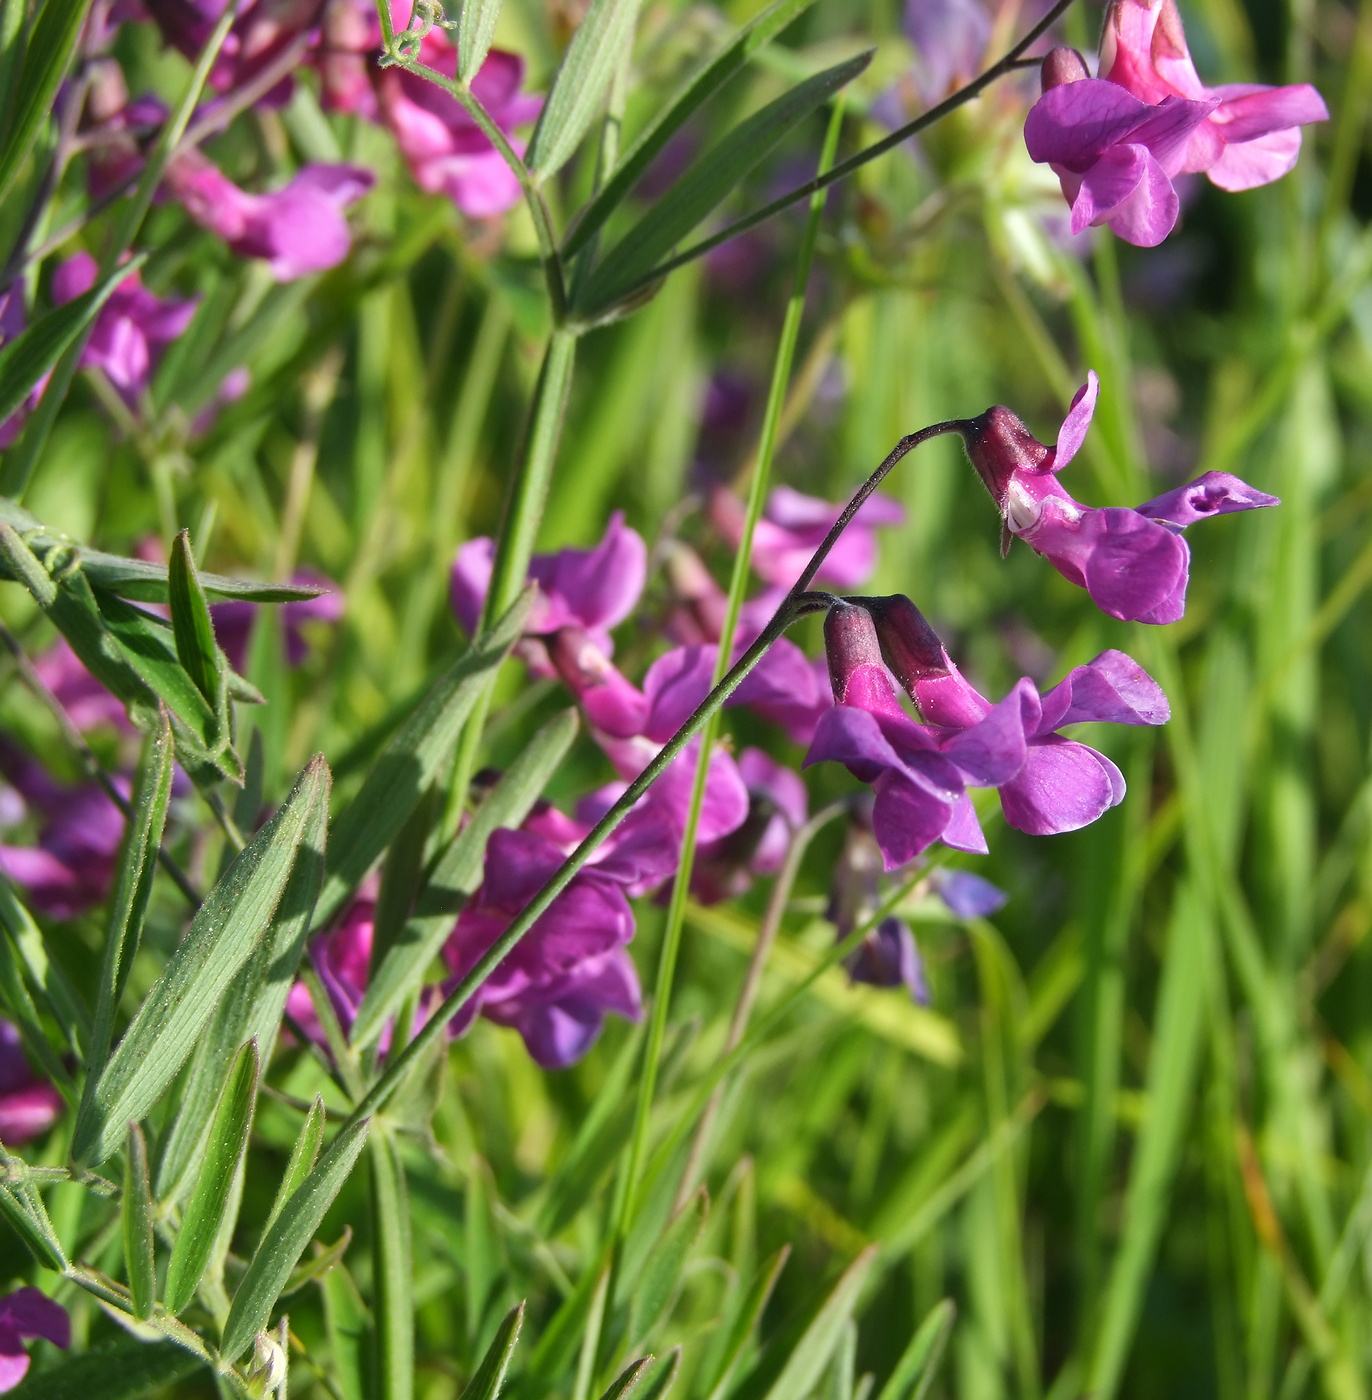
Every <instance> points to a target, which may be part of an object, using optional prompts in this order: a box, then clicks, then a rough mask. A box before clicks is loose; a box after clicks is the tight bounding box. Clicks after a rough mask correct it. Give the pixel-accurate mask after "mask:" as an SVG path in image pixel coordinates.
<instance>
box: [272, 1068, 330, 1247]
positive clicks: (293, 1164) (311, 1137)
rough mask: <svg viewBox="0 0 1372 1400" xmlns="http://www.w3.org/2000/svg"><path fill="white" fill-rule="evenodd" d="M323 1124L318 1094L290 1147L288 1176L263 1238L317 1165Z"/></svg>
mask: <svg viewBox="0 0 1372 1400" xmlns="http://www.w3.org/2000/svg"><path fill="white" fill-rule="evenodd" d="M324 1121H325V1113H324V1100H323V1099H322V1098H320V1097H319V1096H318V1095H316V1096H315V1100H314V1102H313V1103H312V1104H311V1105H310V1111H309V1112H308V1113H307V1114H306V1115H305V1122H304V1123H303V1124H302V1125H301V1128H300V1136H299V1137H298V1138H296V1140H295V1146H294V1147H293V1148H291V1159H290V1161H289V1162H287V1163H286V1174H285V1176H283V1177H282V1178H281V1185H280V1186H278V1187H277V1188H276V1199H275V1200H274V1201H273V1202H272V1208H271V1213H270V1214H269V1215H268V1216H267V1223H266V1224H265V1225H264V1226H263V1227H262V1233H263V1235H266V1234H267V1232H268V1231H269V1230H270V1229H271V1228H272V1226H273V1225H275V1224H276V1220H277V1217H278V1216H279V1215H280V1214H281V1211H282V1209H283V1208H284V1207H285V1204H286V1202H287V1201H289V1200H290V1198H291V1197H292V1196H294V1195H295V1193H296V1192H297V1191H298V1190H299V1189H300V1187H301V1185H302V1183H303V1182H304V1180H305V1178H306V1177H307V1176H309V1174H310V1173H311V1172H312V1171H313V1170H314V1164H315V1162H316V1161H317V1160H318V1157H319V1145H320V1143H322V1142H323V1141H324Z"/></svg>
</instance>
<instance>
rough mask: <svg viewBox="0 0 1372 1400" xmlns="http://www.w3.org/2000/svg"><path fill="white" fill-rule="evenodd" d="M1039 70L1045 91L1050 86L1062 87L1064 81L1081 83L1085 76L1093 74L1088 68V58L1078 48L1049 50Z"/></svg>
mask: <svg viewBox="0 0 1372 1400" xmlns="http://www.w3.org/2000/svg"><path fill="white" fill-rule="evenodd" d="M1039 72H1040V75H1041V77H1042V80H1043V90H1044V92H1047V91H1048V90H1049V89H1050V88H1055V87H1061V86H1062V85H1063V84H1064V83H1079V82H1081V80H1082V79H1083V78H1089V77H1090V76H1091V74H1090V73H1089V72H1088V71H1087V68H1086V60H1085V59H1084V58H1082V56H1081V55H1080V54H1079V53H1078V52H1077V51H1076V49H1068V48H1057V49H1051V50H1049V52H1048V53H1046V54H1045V55H1044V58H1043V66H1042V68H1041V69H1040V70H1039Z"/></svg>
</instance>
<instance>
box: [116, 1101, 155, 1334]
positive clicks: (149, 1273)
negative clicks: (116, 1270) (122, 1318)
mask: <svg viewBox="0 0 1372 1400" xmlns="http://www.w3.org/2000/svg"><path fill="white" fill-rule="evenodd" d="M124 1152H125V1156H124V1196H123V1200H121V1201H120V1203H119V1204H120V1214H121V1217H122V1218H121V1220H120V1224H121V1226H122V1228H123V1236H124V1272H125V1275H126V1277H127V1278H128V1281H129V1293H130V1294H131V1295H132V1297H133V1315H134V1316H135V1317H136V1318H138V1320H139V1321H140V1322H146V1321H147V1319H148V1318H150V1317H151V1316H152V1309H153V1304H154V1303H155V1302H156V1301H157V1274H156V1271H155V1259H154V1248H153V1228H152V1193H151V1191H150V1190H149V1187H148V1145H147V1143H146V1142H145V1141H144V1140H143V1130H142V1128H140V1127H139V1126H138V1124H137V1123H130V1124H129V1139H128V1143H127V1144H126V1146H125V1149H124Z"/></svg>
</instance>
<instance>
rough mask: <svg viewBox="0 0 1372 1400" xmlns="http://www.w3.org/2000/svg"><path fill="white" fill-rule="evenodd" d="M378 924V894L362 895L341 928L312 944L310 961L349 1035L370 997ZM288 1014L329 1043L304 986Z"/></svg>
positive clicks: (289, 1002)
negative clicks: (368, 988)
mask: <svg viewBox="0 0 1372 1400" xmlns="http://www.w3.org/2000/svg"><path fill="white" fill-rule="evenodd" d="M375 920H376V898H375V894H374V893H372V894H364V895H359V896H358V898H356V899H354V900H353V901H352V903H351V904H349V905H348V907H347V909H346V910H345V911H344V914H343V917H342V918H341V919H340V920H339V922H338V925H337V927H336V928H333V929H331V930H330V931H329V932H328V933H325V934H322V935H321V936H320V937H318V938H316V939H315V940H314V941H313V942H312V943H311V944H310V960H311V962H313V963H314V967H315V971H316V972H318V973H319V980H320V981H321V982H322V983H323V984H324V987H325V989H326V990H327V991H328V993H329V1001H330V1003H331V1004H332V1006H333V1010H334V1015H335V1016H337V1017H338V1023H339V1025H341V1026H342V1027H343V1030H344V1032H345V1033H347V1032H349V1031H351V1030H352V1025H353V1022H354V1021H355V1020H356V1019H357V1012H358V1008H359V1007H360V1006H361V1005H362V998H363V997H364V996H365V995H366V993H367V980H368V972H369V969H370V966H371V958H372V936H373V933H374V931H375V927H376V924H375ZM286 1012H287V1014H288V1015H289V1016H290V1017H291V1018H292V1019H293V1020H294V1021H295V1023H296V1024H297V1025H298V1026H299V1027H300V1028H301V1029H302V1030H303V1031H304V1032H305V1033H306V1034H307V1035H308V1036H309V1037H310V1039H311V1040H313V1041H315V1042H316V1044H319V1045H323V1044H324V1043H325V1039H324V1031H323V1028H322V1027H321V1026H320V1024H319V1017H318V1014H317V1012H316V1011H315V1006H314V999H313V998H312V997H311V996H310V993H309V991H308V989H307V988H306V986H305V984H304V983H303V982H297V983H295V985H294V986H292V988H291V990H290V995H289V996H288V997H287V998H286ZM382 1049H383V1050H384V1049H385V1043H384V1041H383V1044H382Z"/></svg>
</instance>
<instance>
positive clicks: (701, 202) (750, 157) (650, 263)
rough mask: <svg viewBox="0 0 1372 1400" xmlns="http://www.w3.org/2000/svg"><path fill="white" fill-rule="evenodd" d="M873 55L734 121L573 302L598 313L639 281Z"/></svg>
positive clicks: (606, 259) (618, 246)
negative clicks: (738, 121) (725, 134)
mask: <svg viewBox="0 0 1372 1400" xmlns="http://www.w3.org/2000/svg"><path fill="white" fill-rule="evenodd" d="M871 59H872V51H871V50H870V49H869V50H868V51H867V52H866V53H860V54H858V55H857V56H856V57H854V58H850V59H848V60H847V61H846V62H844V63H839V64H835V66H834V67H832V68H828V69H825V71H824V72H823V73H816V74H815V76H814V77H813V78H807V79H806V80H805V82H803V83H800V84H799V85H797V86H796V87H793V88H792V89H791V90H790V91H789V92H787V93H784V94H783V95H782V96H781V97H778V98H777V99H776V100H775V101H774V102H769V103H768V104H767V105H766V106H765V107H763V108H762V109H761V111H758V112H755V113H754V114H753V115H752V116H751V117H749V118H748V119H747V120H746V121H744V122H742V123H740V124H739V125H738V126H736V127H735V128H734V129H733V130H732V131H731V132H730V133H729V134H728V135H727V136H726V137H724V139H723V140H722V141H719V142H718V143H717V144H716V145H715V146H713V147H712V148H711V149H710V150H708V151H707V152H706V153H705V154H704V155H703V156H701V157H700V158H699V159H698V160H697V161H696V162H695V163H694V164H693V165H692V166H691V168H690V169H689V170H687V171H686V173H685V174H684V175H683V176H682V177H681V178H680V179H679V180H678V181H677V182H676V184H674V185H673V186H672V188H671V189H670V190H668V191H667V193H666V194H665V195H663V196H662V198H661V199H659V200H658V201H657V202H656V203H655V204H654V205H653V206H652V208H651V209H649V210H648V212H647V213H646V214H645V215H644V216H643V217H642V218H641V219H640V220H639V221H638V223H636V224H635V225H634V226H633V228H631V229H630V230H629V231H628V232H627V233H626V234H625V235H624V236H623V238H621V239H620V240H619V242H618V243H617V244H615V246H614V248H613V249H611V251H610V252H608V253H607V254H605V256H604V258H603V259H602V260H601V262H600V264H599V265H598V266H597V267H596V270H595V271H594V272H593V273H592V274H591V276H590V277H589V278H588V279H587V281H586V285H585V287H584V289H583V291H582V293H581V296H580V298H579V299H578V303H577V306H576V308H575V309H576V310H577V311H578V312H580V313H581V314H583V315H585V316H587V317H596V316H599V315H600V314H602V313H603V312H605V311H606V310H608V309H609V308H610V307H611V306H612V305H613V304H614V303H615V302H616V301H617V300H618V299H619V298H620V297H621V296H622V295H624V294H626V293H627V292H628V291H629V290H630V289H631V288H633V287H636V286H638V285H639V284H640V283H641V281H642V279H643V278H645V277H646V276H648V275H649V274H650V273H651V272H652V270H653V268H654V267H656V265H657V264H658V263H659V262H660V261H661V260H662V259H663V258H664V257H665V256H666V255H667V254H668V253H670V252H671V251H672V249H673V248H675V247H676V245H677V244H678V243H679V242H680V241H681V240H682V239H683V238H684V237H685V236H686V235H687V234H688V233H690V231H691V230H692V229H693V228H695V226H696V225H697V224H698V223H700V221H701V220H702V219H703V218H705V216H706V215H707V214H708V213H709V212H710V211H711V210H712V209H713V208H714V207H715V206H716V205H717V204H718V203H719V202H720V201H721V200H722V199H723V198H724V197H725V196H726V195H727V194H728V193H729V191H730V190H732V189H733V188H734V186H735V185H736V184H738V182H739V181H740V180H741V179H743V177H744V176H745V175H747V174H748V172H749V171H750V170H752V169H753V168H754V167H755V166H756V165H758V163H759V162H760V161H761V160H762V159H763V157H765V156H766V155H767V153H768V152H769V151H770V150H771V149H772V148H773V147H774V146H775V145H776V144H777V142H779V141H780V140H781V139H782V137H784V136H785V135H786V133H787V132H788V131H791V130H793V129H794V128H795V127H796V126H797V125H799V123H800V122H802V121H804V120H805V118H806V117H808V116H809V115H810V113H811V112H813V111H814V110H815V108H816V107H818V106H819V105H820V104H821V103H822V102H824V101H825V100H826V99H828V98H829V97H832V96H833V94H834V93H836V92H837V91H838V90H839V89H840V88H841V87H843V86H844V84H846V83H849V82H851V81H852V80H853V79H854V78H855V77H857V75H858V74H859V73H861V72H862V70H863V69H864V68H866V67H867V65H868V63H870V62H871Z"/></svg>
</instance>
